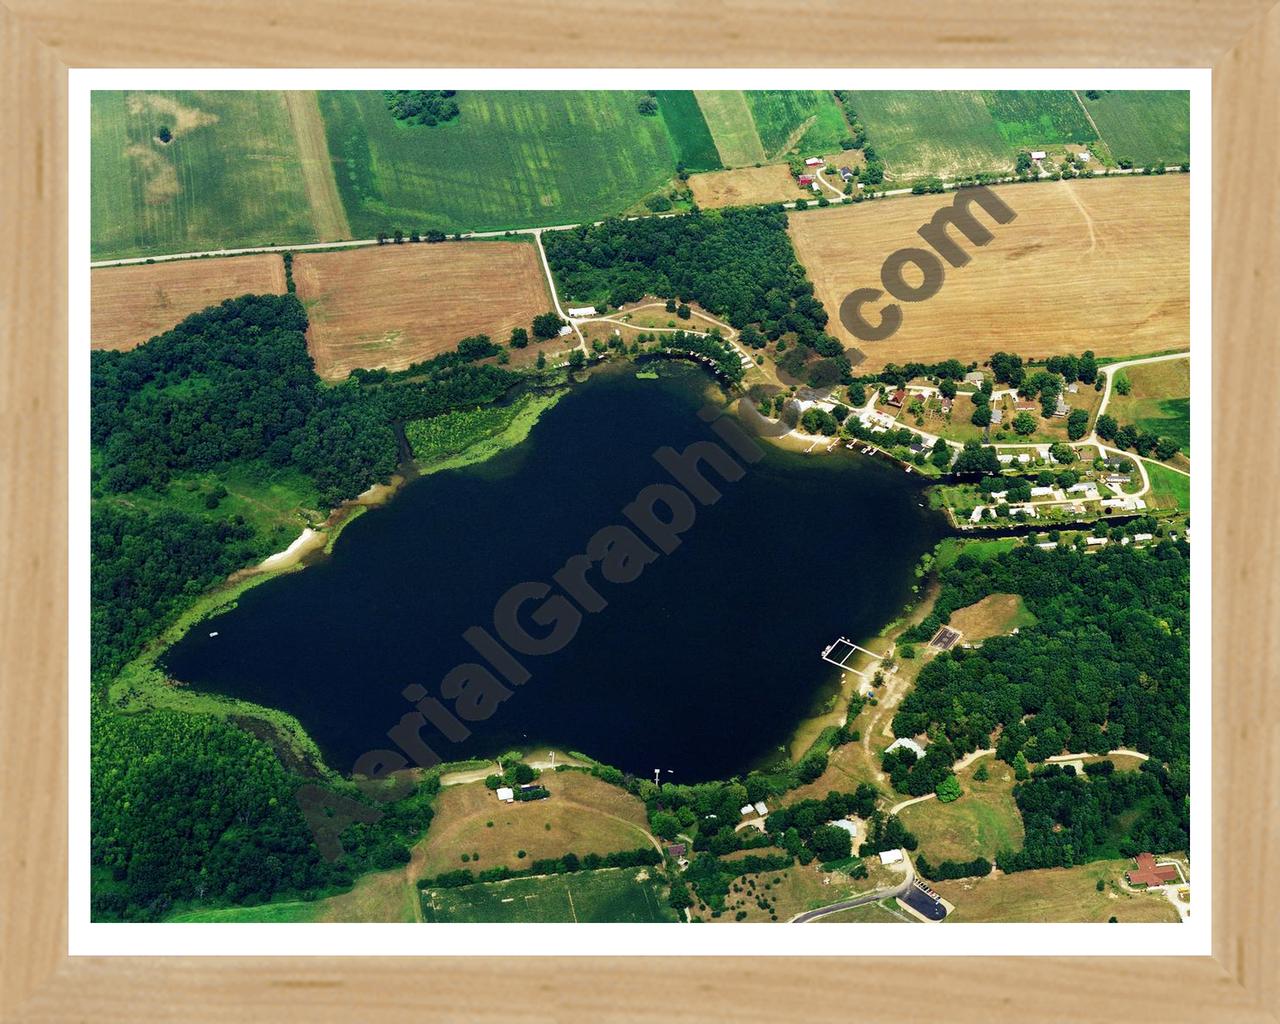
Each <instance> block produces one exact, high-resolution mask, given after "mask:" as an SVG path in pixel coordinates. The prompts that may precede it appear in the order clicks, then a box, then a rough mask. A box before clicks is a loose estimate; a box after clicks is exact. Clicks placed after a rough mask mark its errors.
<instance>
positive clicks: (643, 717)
mask: <svg viewBox="0 0 1280 1024" xmlns="http://www.w3.org/2000/svg"><path fill="white" fill-rule="evenodd" d="M651 365H652V364H651ZM659 373H660V375H661V376H660V379H658V380H638V379H636V377H635V375H634V370H633V368H632V367H630V366H627V367H623V368H618V369H611V370H607V371H605V372H600V373H597V374H595V375H593V376H592V378H591V379H590V380H588V381H587V382H586V383H584V384H582V385H579V386H577V387H575V388H574V390H573V391H572V393H570V394H569V395H567V396H566V397H564V398H563V399H561V401H560V402H559V403H558V404H557V405H556V406H554V407H553V408H552V409H550V410H549V411H548V412H546V413H544V415H543V417H542V419H541V420H540V421H539V422H538V424H537V425H536V426H535V427H534V429H533V431H532V433H531V434H530V436H529V437H528V439H527V440H526V441H525V442H524V443H522V444H520V445H519V446H517V447H515V448H512V449H510V450H507V451H505V452H502V453H501V454H499V455H497V456H495V457H494V458H492V459H490V460H488V461H487V462H484V463H480V464H478V465H474V466H470V467H467V468H465V469H460V470H450V471H445V472H439V473H435V474H432V475H429V476H425V477H422V478H421V479H418V480H415V481H413V482H411V483H409V484H407V485H406V486H405V487H404V488H403V489H402V490H401V491H400V493H399V494H398V495H396V497H395V498H393V499H392V500H391V501H390V502H389V503H388V504H386V505H385V506H383V507H381V508H376V509H373V510H371V511H368V512H366V513H365V514H364V515H363V516H361V517H360V518H358V519H357V520H355V521H354V522H352V523H351V524H350V525H349V526H348V527H347V528H346V529H345V530H344V531H343V533H342V535H341V537H340V538H339V539H338V541H337V543H336V544H335V545H334V548H333V552H332V554H331V555H330V556H329V557H328V558H326V559H324V560H323V561H320V562H318V563H317V564H314V565H311V566H309V567H307V568H306V569H304V570H303V571H301V572H296V573H292V574H288V575H283V576H280V577H278V578H276V579H272V580H270V581H268V582H265V583H263V584H261V585H259V586H257V587H254V588H252V589H250V590H249V591H247V592H246V593H244V594H243V595H242V596H241V597H240V598H239V602H238V604H237V606H236V607H235V608H234V609H232V610H230V611H228V612H226V613H224V614H222V615H219V616H217V617H216V618H214V619H209V620H206V621H205V622H202V623H200V624H198V625H197V626H196V627H195V628H194V629H193V630H192V631H191V632H189V633H188V634H187V635H186V636H185V637H184V638H183V639H182V640H180V641H179V642H178V643H177V644H176V645H175V646H174V647H172V648H171V649H170V650H169V651H168V652H167V654H166V655H165V657H164V659H163V665H164V667H165V669H166V671H167V672H168V673H169V674H170V675H171V676H172V677H174V678H176V679H179V680H182V681H184V682H188V683H190V684H192V685H193V686H194V687H196V688H198V689H201V690H209V691H213V692H217V693H223V694H228V695H231V696H235V697H241V698H244V699H246V700H250V701H255V702H257V703H260V704H264V705H267V706H270V707H276V708H281V709H283V710H285V711H288V712H289V713H291V714H292V715H294V716H295V717H296V718H297V719H298V720H299V721H300V722H301V723H302V725H303V726H304V727H305V728H306V729H307V731H308V732H309V733H310V735H311V736H312V737H313V738H314V739H315V741H316V743H317V744H318V745H319V747H320V749H321V751H322V752H323V754H324V756H325V758H326V760H327V761H328V763H329V764H330V765H331V766H333V767H334V768H336V769H338V770H340V771H342V772H349V771H350V770H351V766H352V764H353V762H354V761H355V759H356V758H357V757H358V756H359V755H361V754H362V753H364V752H366V751H368V750H371V749H376V748H387V747H392V746H393V744H392V743H391V742H389V740H388V736H387V734H388V731H389V730H390V729H392V728H393V727H395V726H396V725H397V723H398V722H400V720H401V717H402V716H403V715H405V714H407V713H410V712H412V711H413V710H414V708H413V705H412V704H411V702H410V700H409V699H407V698H406V697H405V696H404V695H403V693H402V691H404V690H405V688H406V687H409V686H411V685H412V684H418V685H419V686H420V687H422V688H424V689H425V690H426V691H427V692H428V693H429V694H433V695H437V696H438V695H439V694H440V692H441V691H440V687H441V680H442V679H443V678H444V676H445V675H446V673H448V672H449V671H450V670H451V669H452V668H454V667H455V666H457V665H459V664H462V663H466V662H475V661H477V660H478V659H477V655H476V652H475V651H474V650H473V649H472V648H471V647H470V646H469V645H468V644H467V643H466V642H465V641H464V640H463V639H462V633H463V631H464V630H466V629H468V627H471V626H476V625H479V626H484V627H486V628H487V629H488V630H490V631H491V632H492V631H494V628H495V627H494V607H495V602H497V601H498V599H499V598H500V597H501V596H502V595H503V594H504V593H505V592H506V591H508V590H509V589H510V588H511V587H513V586H514V585H516V584H518V583H521V582H523V581H547V582H550V581H551V579H552V575H553V574H554V573H555V572H556V571H557V570H558V569H560V568H561V567H562V566H564V565H565V563H566V561H567V560H568V559H570V558H571V557H572V556H574V555H577V554H580V553H581V552H583V551H584V550H585V548H586V545H587V542H588V540H589V539H590V538H591V537H592V535H593V534H595V533H596V532H597V531H598V530H600V529H602V528H603V527H606V526H609V525H611V524H625V523H626V522H627V520H626V519H625V518H624V516H623V514H622V509H623V507H624V506H625V505H627V504H628V503H629V502H631V501H632V500H633V499H635V497H636V495H637V493H638V492H640V491H641V490H642V489H643V488H645V487H647V486H649V485H651V484H655V483H671V482H672V480H671V477H670V475H669V474H668V473H667V471H666V470H665V469H663V468H662V467H661V466H660V465H659V464H658V462H657V461H655V459H654V457H653V455H654V452H655V451H656V450H657V449H658V448H660V447H661V446H663V445H670V446H672V447H673V448H675V449H677V450H682V449H683V448H685V447H686V446H687V445H689V444H691V443H693V442H695V441H699V440H717V438H716V436H715V435H714V434H713V433H712V431H711V429H710V428H709V427H708V426H707V425H706V424H704V423H703V422H702V421H701V420H699V419H698V417H697V415H696V413H697V410H698V409H699V408H700V407H701V406H702V404H703V402H704V400H705V395H706V393H707V387H708V379H707V377H706V375H705V374H704V373H703V372H702V371H701V370H699V369H697V368H695V367H692V366H685V365H681V364H675V363H669V364H662V365H661V367H660V369H659ZM768 448H769V450H768V453H767V455H766V456H765V458H764V459H763V460H761V461H760V462H758V463H756V464H754V465H751V466H747V467H746V473H745V475H744V476H743V477H742V478H741V479H739V480H737V481H735V482H725V481H723V480H721V479H720V478H719V477H718V476H716V474H715V472H714V471H712V470H708V471H707V472H706V475H707V477H708V478H709V479H711V480H712V481H713V482H714V483H715V485H716V487H717V489H719V490H720V491H721V493H722V494H723V497H722V498H721V499H720V500H719V501H718V502H716V503H714V504H710V505H706V506H698V508H697V513H696V521H694V522H693V523H692V525H691V526H690V527H689V529H688V530H687V531H686V532H685V533H684V534H683V537H682V541H681V543H680V544H679V546H678V547H676V548H675V550H674V551H672V552H671V553H670V554H661V555H658V556H657V557H656V560H654V561H652V562H651V563H650V564H648V565H647V566H645V567H644V569H643V572H642V574H641V575H640V576H639V578H638V579H635V580H634V581H633V582H626V583H622V582H618V583H608V582H605V581H604V580H602V579H600V576H599V573H598V571H597V572H596V574H595V575H593V576H591V577H589V578H590V579H591V580H592V581H593V585H594V587H595V589H596V590H597V591H598V593H599V594H600V596H601V597H602V598H604V599H605V601H606V602H607V607H605V608H603V610H600V611H598V612H594V613H592V614H586V615H584V616H583V621H582V624H581V627H580V628H579V630H578V632H577V633H576V635H575V636H574V638H573V640H572V641H571V642H570V643H568V645H567V646H565V647H564V649H563V650H560V651H559V652H558V653H553V654H546V655H541V656H525V655H521V656H520V657H519V661H520V662H521V664H523V665H524V667H525V668H526V669H527V671H528V672H529V673H530V678H529V679H528V681H526V682H524V683H523V685H520V686H518V687H514V686H513V687H511V690H512V695H511V696H510V698H509V699H507V700H505V701H504V702H503V703H501V704H500V705H498V709H497V711H496V713H494V714H493V715H492V717H489V718H488V719H487V720H484V721H475V722H470V723H468V727H469V729H470V732H471V734H470V735H469V736H468V737H467V738H465V739H463V740H460V741H451V740H449V739H446V738H444V737H443V736H442V735H441V734H440V733H439V732H438V731H436V729H434V728H433V727H432V726H431V725H428V726H426V728H425V729H424V730H423V732H422V735H423V738H424V739H425V740H426V741H427V742H428V743H429V744H430V745H431V746H432V747H433V749H435V750H436V751H437V752H438V753H439V754H440V756H442V757H443V758H444V759H445V760H458V759H461V758H464V757H471V756H483V755H490V754H495V753H500V752H502V751H504V750H507V749H510V748H513V747H528V746H531V745H533V744H535V743H538V744H540V743H547V744H551V745H553V746H555V747H556V748H557V749H559V750H562V751H567V750H577V751H581V752H583V753H585V754H587V755H589V756H591V757H594V758H597V759H599V760H601V761H604V762H606V763H608V764H612V765H616V766H617V767H619V768H622V769H623V770H625V771H630V772H634V773H636V774H642V775H643V774H650V775H651V774H652V773H653V770H654V768H656V767H657V768H663V769H666V770H669V771H670V772H671V773H672V774H670V775H664V781H667V780H670V781H676V782H697V781H703V780H707V779H713V778H727V777H729V776H731V775H735V774H743V773H745V772H746V771H747V770H748V769H750V768H752V767H755V766H758V765H760V764H762V763H764V762H767V761H768V760H770V759H772V758H775V757H776V756H777V755H778V754H779V752H780V748H781V747H782V746H783V745H785V744H786V742H787V740H788V738H789V737H790V735H791V733H792V732H793V731H794V729H795V727H796V726H797V724H799V722H801V721H802V720H803V719H804V718H805V717H807V716H808V715H810V714H812V713H814V712H815V711H817V710H820V706H819V705H820V704H821V702H822V700H823V699H824V698H825V697H826V696H828V695H829V694H830V693H831V692H832V690H833V684H834V681H835V680H834V672H835V670H834V669H832V668H831V666H829V665H827V664H826V663H824V662H822V661H821V660H820V652H821V651H822V649H823V648H824V647H825V646H826V645H827V644H828V643H830V642H831V641H832V640H833V639H834V638H835V637H836V636H838V635H842V634H843V635H845V636H847V637H850V638H851V639H854V640H864V639H866V638H867V637H870V636H872V635H874V634H875V633H877V632H878V631H879V630H880V629H881V628H883V626H884V625H885V624H887V623H888V622H889V621H890V620H892V619H893V618H895V617H896V616H897V615H898V613H899V612H900V611H901V609H902V606H903V605H904V604H905V603H906V601H907V600H908V599H909V598H910V596H911V586H912V583H913V582H914V575H913V568H914V566H915V564H916V563H917V562H918V560H919V558H920V556H921V555H922V554H923V553H924V552H925V551H927V550H929V549H930V548H932V546H933V545H934V544H935V543H936V542H937V540H938V539H939V538H940V537H942V536H943V535H944V533H945V532H946V525H945V522H944V521H943V519H942V517H941V516H940V515H938V514H937V513H933V512H929V511H928V510H926V509H925V508H923V507H921V505H920V503H921V502H923V501H924V498H923V496H922V491H921V488H922V481H921V479H920V477H919V476H917V475H916V474H907V473H904V472H903V470H902V469H901V468H900V467H896V466H894V465H892V464H890V463H889V462H887V461H885V460H881V459H872V458H867V457H863V456H861V455H858V454H856V453H853V452H848V451H845V450H843V449H840V450H838V451H836V452H834V453H832V454H831V455H823V454H815V455H809V456H806V455H803V454H801V453H799V452H794V451H785V450H781V449H779V448H777V447H775V446H768ZM555 590H557V591H558V588H555ZM537 607H538V604H537V603H536V602H535V603H533V604H531V605H529V606H528V609H527V612H533V611H534V610H536V608H537ZM547 625H548V626H549V625H550V623H548V624H547ZM529 628H530V631H531V632H536V631H538V627H536V626H530V627H529ZM211 632H216V633H217V636H216V637H211V636H210V635H209V634H210V633H211ZM542 632H545V630H543V631H542ZM419 696H420V694H419ZM443 703H444V704H445V706H446V707H451V706H452V705H451V702H449V701H444V702H443Z"/></svg>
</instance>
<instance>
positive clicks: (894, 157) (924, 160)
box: [848, 89, 1014, 181]
mask: <svg viewBox="0 0 1280 1024" xmlns="http://www.w3.org/2000/svg"><path fill="white" fill-rule="evenodd" d="M848 96H849V105H850V106H851V107H852V109H853V110H854V111H855V112H856V113H857V116H858V120H859V121H861V122H862V124H863V125H865V126H866V129H867V139H868V141H869V142H870V144H871V145H872V146H873V147H874V148H875V151H876V153H877V154H878V155H879V157H880V159H881V160H883V161H884V165H885V174H886V176H888V177H890V178H892V179H893V180H894V181H909V180H911V179H912V178H919V177H923V176H925V175H938V176H940V177H952V176H955V175H959V174H965V173H972V172H975V171H995V170H1001V169H1004V168H1010V169H1011V168H1012V165H1013V155H1014V154H1013V149H1012V148H1011V147H1010V145H1009V144H1008V143H1007V142H1006V141H1005V140H1004V138H1003V137H1002V136H1001V134H1000V131H999V129H998V128H997V127H996V122H995V119H994V118H993V117H992V115H991V111H990V110H989V109H988V107H987V104H986V102H985V101H984V99H983V95H982V93H980V92H977V91H975V90H963V89H956V90H950V91H948V92H915V91H912V92H892V91H889V92H850V93H849V94H848Z"/></svg>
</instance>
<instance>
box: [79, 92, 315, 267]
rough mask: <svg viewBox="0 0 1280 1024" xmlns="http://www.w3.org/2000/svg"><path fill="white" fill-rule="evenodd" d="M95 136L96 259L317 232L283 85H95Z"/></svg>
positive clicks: (299, 238) (301, 237)
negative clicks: (111, 88)
mask: <svg viewBox="0 0 1280 1024" xmlns="http://www.w3.org/2000/svg"><path fill="white" fill-rule="evenodd" d="M162 127H163V128H168V129H169V130H170V132H171V133H172V139H171V141H169V142H168V143H164V142H161V141H159V132H160V129H161V128H162ZM90 138H91V143H90V145H91V153H90V161H91V173H92V181H93V188H92V195H91V199H90V210H91V227H90V237H91V246H90V248H91V252H92V255H93V258H94V259H112V258H122V257H127V256H139V255H147V254H153V253H164V252H184V251H197V250H204V249H215V248H222V247H229V246H248V245H263V244H271V243H277V242H278V243H285V242H311V241H316V233H315V228H314V224H313V219H312V213H311V207H310V205H309V203H308V198H307V190H306V187H305V184H304V176H303V167H302V162H301V160H300V158H299V154H298V147H297V144H296V140H295V136H294V129H293V126H292V123H291V120H290V117H289V112H288V109H287V107H286V104H285V99H284V94H283V93H280V92H94V94H93V99H92V118H91V131H90Z"/></svg>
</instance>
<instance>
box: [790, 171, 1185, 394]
mask: <svg viewBox="0 0 1280 1024" xmlns="http://www.w3.org/2000/svg"><path fill="white" fill-rule="evenodd" d="M995 191H996V192H997V194H999V195H1000V197H1001V198H1002V199H1004V201H1005V202H1006V203H1008V204H1009V206H1010V207H1011V208H1012V209H1013V210H1014V211H1015V212H1016V214H1017V218H1016V219H1015V220H1013V221H1011V222H1010V223H1008V224H1004V225H993V227H992V233H993V235H994V237H993V239H992V240H991V242H990V243H989V244H988V245H986V246H985V247H983V248H977V247H974V246H970V245H968V243H966V242H965V241H964V239H963V238H961V244H962V245H964V246H965V247H966V249H967V251H968V252H970V254H971V255H972V261H971V262H970V263H969V264H968V266H965V267H959V268H953V267H951V266H949V265H946V280H945V282H944V283H943V285H942V288H941V290H940V291H939V292H938V293H937V294H936V295H934V296H933V297H932V298H931V299H928V300H927V301H923V302H919V303H903V304H902V314H903V320H902V326H901V327H900V328H899V329H898V331H897V332H896V333H895V334H894V335H892V336H891V337H890V338H887V339H886V340H884V341H881V342H866V341H860V340H859V339H857V338H855V337H854V336H853V334H852V333H851V332H850V331H849V330H848V329H847V328H845V326H844V325H843V324H842V323H840V319H839V316H840V304H841V302H842V301H843V300H844V297H845V296H846V295H848V294H849V292H850V291H852V290H854V289H855V288H879V287H880V267H881V264H882V263H883V262H884V260H885V259H886V257H888V256H889V255H890V254H891V253H893V252H894V251H896V250H898V249H901V248H903V247H906V246H922V245H924V244H925V243H923V242H922V241H921V239H920V237H919V235H917V234H916V231H917V229H918V228H919V227H920V226H921V225H922V224H926V223H928V221H929V220H930V219H931V218H932V216H933V214H934V212H935V211H936V210H938V209H940V208H941V207H943V206H947V205H950V204H951V202H952V201H953V199H954V195H953V194H947V195H943V196H928V197H916V196H911V197H904V198H901V199H888V200H878V201H875V202H871V203H861V204H855V205H852V206H842V207H839V208H836V209H826V210H821V211H809V212H804V213H799V214H792V215H791V217H790V231H791V236H792V240H793V242H794V244H795V248H796V254H797V255H798V257H799V259H800V262H801V263H802V264H804V266H805V269H806V270H807V271H808V273H809V277H810V278H811V279H812V280H813V282H814V286H815V288H816V291H817V296H818V298H819V299H821V300H822V303H823V305H824V306H826V309H827V312H828V313H829V314H830V316H831V322H830V324H829V325H828V330H830V331H831V332H832V333H833V334H835V336H836V337H838V338H839V339H840V340H841V341H843V342H844V343H845V345H846V346H849V347H850V348H851V350H857V351H860V352H861V353H863V354H864V355H865V357H866V358H865V361H864V362H862V363H861V364H860V368H861V369H862V370H863V372H866V371H873V370H877V369H879V368H881V367H883V366H884V365H885V364H886V363H899V364H902V363H908V362H912V361H920V362H924V363H930V362H937V361H940V360H943V359H950V358H956V359H959V360H961V361H962V362H968V361H970V360H977V361H978V362H982V361H984V360H986V359H987V358H988V357H989V356H990V355H991V353H993V352H998V351H1001V350H1004V351H1006V352H1015V353H1017V354H1019V355H1021V356H1023V357H1024V358H1028V357H1033V358H1037V359H1040V358H1044V357H1046V356H1050V355H1055V354H1060V353H1079V352H1081V351H1083V350H1084V349H1092V350H1093V351H1094V352H1095V353H1096V354H1097V355H1099V356H1130V355H1137V354H1145V353H1149V352H1158V351H1168V350H1174V349H1178V348H1185V347H1187V346H1188V344H1189V341H1190V301H1189V296H1188V287H1189V280H1190V234H1189V218H1190V206H1189V195H1190V190H1189V181H1188V178H1187V176H1186V175H1181V174H1174V175H1165V176H1160V177H1151V178H1146V177H1139V178H1111V179H1094V180H1090V181H1081V180H1077V181H1062V182H1048V181H1046V182H1038V183H1034V184H1029V185H1009V186H1005V187H1003V188H998V189H996V190H995ZM977 216H978V217H979V218H980V219H981V220H982V221H983V223H991V221H990V219H989V218H987V217H986V215H985V214H983V213H982V212H981V211H980V210H979V211H978V212H977ZM950 234H951V235H953V236H954V235H955V234H956V232H955V231H952V232H950ZM913 274H914V275H915V276H914V277H912V276H911V275H913ZM920 279H921V278H920V275H919V274H918V273H917V271H916V268H915V267H910V268H909V269H908V271H907V280H908V281H909V282H910V283H912V284H915V283H918V282H919V281H920ZM882 301H893V300H892V299H890V298H888V296H886V297H885V299H884V300H882ZM879 308H880V306H879V305H878V304H870V305H868V306H867V307H864V314H865V315H866V316H867V318H868V319H869V320H870V322H871V323H875V322H876V321H877V318H878V315H879V314H878V312H877V311H878V309H879ZM850 354H851V357H853V356H854V355H855V353H854V352H853V351H851V353H850ZM854 361H855V362H857V359H856V357H855V359H854Z"/></svg>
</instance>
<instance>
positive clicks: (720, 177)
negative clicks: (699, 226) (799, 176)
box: [689, 164, 816, 210]
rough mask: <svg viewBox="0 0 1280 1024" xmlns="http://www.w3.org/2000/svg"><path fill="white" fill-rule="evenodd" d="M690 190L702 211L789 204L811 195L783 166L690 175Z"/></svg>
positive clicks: (775, 165)
mask: <svg viewBox="0 0 1280 1024" xmlns="http://www.w3.org/2000/svg"><path fill="white" fill-rule="evenodd" d="M689 187H690V188H691V189H693V198H694V199H695V200H696V201H697V203H698V205H699V206H700V207H702V209H704V210H714V209H716V208H717V207H720V206H755V205H758V204H760V203H781V202H790V201H791V200H793V199H799V198H802V197H804V196H808V195H812V193H811V192H810V191H809V190H808V189H803V188H801V187H800V186H799V185H797V184H796V180H795V178H793V177H791V171H790V170H788V169H787V165H786V164H769V165H768V166H765V167H739V168H738V169H737V170H734V171H708V172H707V173H706V174H691V175H690V176H689ZM815 198H816V197H815Z"/></svg>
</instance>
